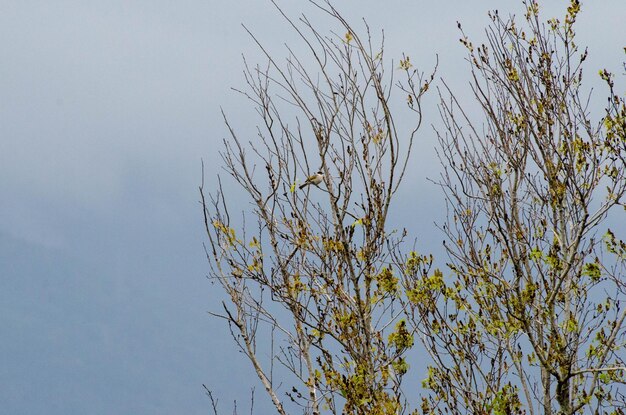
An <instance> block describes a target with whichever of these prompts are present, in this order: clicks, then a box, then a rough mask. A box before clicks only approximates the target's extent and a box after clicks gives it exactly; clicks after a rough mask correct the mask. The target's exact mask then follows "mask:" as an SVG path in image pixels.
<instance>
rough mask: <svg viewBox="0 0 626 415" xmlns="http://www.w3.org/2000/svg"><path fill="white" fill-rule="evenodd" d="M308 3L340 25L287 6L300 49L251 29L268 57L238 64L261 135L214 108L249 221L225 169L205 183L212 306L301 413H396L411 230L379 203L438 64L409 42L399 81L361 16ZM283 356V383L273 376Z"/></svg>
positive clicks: (401, 163)
mask: <svg viewBox="0 0 626 415" xmlns="http://www.w3.org/2000/svg"><path fill="white" fill-rule="evenodd" d="M313 4H314V5H315V6H317V7H318V8H319V10H321V11H322V12H323V13H324V14H325V15H327V16H330V18H331V19H332V20H333V21H334V22H335V24H337V25H338V26H339V27H340V33H339V34H335V33H333V34H331V35H328V36H327V35H325V34H324V33H321V32H320V31H319V30H318V29H317V28H316V27H315V26H314V25H313V24H312V23H311V22H310V21H309V20H308V19H307V18H306V17H301V18H300V19H298V20H293V19H291V18H289V17H288V16H286V15H284V14H283V16H284V18H285V20H286V22H288V24H290V25H291V27H292V29H293V31H294V33H295V34H296V35H297V37H298V38H299V40H300V42H302V43H303V44H304V45H305V46H306V47H305V50H306V53H307V56H305V57H303V56H301V55H298V54H296V53H295V52H294V51H293V50H292V49H290V48H289V47H288V52H289V53H288V58H287V59H286V61H285V62H279V61H277V60H276V58H275V57H273V56H272V55H271V54H270V53H268V52H267V51H266V49H265V48H264V47H263V46H262V44H261V42H258V41H257V44H258V46H259V48H260V49H261V50H262V51H263V52H264V53H265V56H266V58H267V61H268V64H267V66H264V67H261V66H255V67H250V66H248V65H247V64H246V68H245V76H246V81H247V89H246V90H242V91H240V92H241V93H242V94H244V95H245V96H246V97H248V98H249V99H250V101H251V102H252V103H253V104H254V105H255V107H256V109H257V112H258V114H259V117H260V125H259V127H258V134H257V136H256V137H255V138H254V139H249V138H247V137H245V138H244V137H240V136H239V135H238V134H237V132H236V131H235V129H234V128H233V127H232V125H231V123H230V122H229V121H228V119H227V118H226V117H224V119H225V122H226V125H227V126H228V129H229V131H230V137H229V139H227V140H224V146H225V150H224V151H223V153H222V157H223V161H224V163H225V169H226V171H227V172H228V174H229V175H230V177H231V179H234V181H235V182H236V183H237V184H238V186H239V188H240V189H242V190H243V192H244V193H245V194H246V196H247V198H248V200H249V201H250V202H251V206H252V208H251V211H250V212H247V214H244V218H245V222H244V223H243V224H242V223H241V222H237V221H235V220H234V219H233V218H234V216H233V212H232V206H231V205H230V204H229V203H228V202H227V200H226V196H227V193H230V192H229V190H226V189H225V188H224V185H223V184H222V181H221V180H220V185H219V186H220V187H219V190H218V191H217V193H216V194H214V195H212V196H210V197H209V196H206V197H205V193H204V191H203V189H202V188H201V189H200V190H201V195H202V203H203V206H204V212H205V225H206V231H207V234H208V237H209V244H208V247H207V255H208V257H209V261H210V263H211V267H212V272H211V278H213V279H214V280H215V281H217V282H218V283H219V284H220V285H221V287H223V289H224V291H225V293H226V294H227V296H226V298H227V299H226V301H224V303H223V313H220V314H219V316H220V317H222V318H224V319H225V320H226V321H227V322H228V324H229V326H230V329H231V333H232V335H233V338H234V339H235V341H236V343H237V345H238V346H239V348H240V350H241V351H242V352H243V353H244V354H245V355H246V356H247V358H248V359H249V360H250V362H251V363H252V365H253V367H254V369H255V371H256V373H257V375H258V377H259V379H260V380H261V382H262V383H263V385H264V387H265V390H266V391H267V393H268V394H269V396H270V398H271V400H272V402H273V404H274V406H275V408H276V411H277V412H278V413H280V414H285V413H287V409H286V407H285V402H284V398H285V396H287V397H289V399H290V400H291V401H292V402H293V404H295V405H299V406H301V408H302V411H303V412H304V413H312V414H320V413H322V412H330V413H347V414H383V413H385V414H387V413H403V412H405V411H406V408H407V405H406V398H405V397H404V395H403V392H402V389H401V384H402V380H403V376H404V375H405V373H406V371H407V369H408V365H407V363H406V361H405V360H404V354H405V352H406V351H407V350H408V349H409V348H411V346H412V345H413V335H412V332H411V331H410V330H409V329H408V327H407V325H406V318H403V317H405V316H404V310H405V309H404V308H403V307H402V306H401V305H400V301H399V298H400V297H401V296H402V295H403V290H402V288H401V286H400V279H399V274H400V272H401V271H402V270H401V267H398V265H397V263H396V262H397V261H396V259H397V258H400V257H401V254H400V251H399V246H400V244H401V243H402V241H403V239H404V237H405V233H404V232H402V231H397V232H396V231H393V230H390V229H388V226H387V216H388V214H389V208H390V204H391V201H392V199H393V197H394V195H395V194H396V192H397V190H398V187H399V185H400V183H401V182H402V179H403V177H404V175H405V172H406V168H407V163H408V162H409V158H410V155H411V149H412V146H413V142H414V140H415V139H416V133H417V131H418V128H419V127H420V125H421V123H422V109H421V102H422V96H423V95H424V93H425V92H426V91H427V90H428V88H429V85H430V82H431V81H432V79H433V75H434V71H433V74H431V75H428V76H424V74H423V73H421V72H418V71H417V70H416V69H414V68H413V65H412V63H411V61H410V59H409V57H408V56H403V57H402V59H401V60H400V62H399V66H400V68H399V70H400V73H401V74H402V77H403V81H402V82H401V83H395V84H394V71H395V70H396V68H393V66H390V65H389V60H388V59H387V58H386V56H385V53H384V48H383V42H382V40H381V42H380V44H379V46H376V45H375V44H374V41H373V40H372V36H371V34H370V31H369V27H368V26H367V25H365V30H364V34H363V35H360V34H359V33H358V31H357V30H355V29H354V28H353V27H352V26H351V25H350V24H349V23H348V22H347V21H346V20H344V18H343V17H342V16H341V15H340V14H339V13H338V11H337V10H336V9H335V8H334V7H333V6H332V5H331V4H330V2H324V3H313ZM278 10H279V11H280V12H281V13H283V12H282V11H281V9H280V8H278ZM253 39H255V38H254V37H253ZM255 41H256V39H255ZM311 59H312V62H313V65H312V66H311V65H310V64H309V62H310V61H311ZM407 105H408V109H409V110H410V114H412V117H413V118H412V119H413V124H414V125H413V127H412V128H411V129H409V130H408V131H401V130H399V128H398V126H397V125H396V123H395V120H394V114H396V113H397V112H398V111H399V110H398V109H397V108H399V106H401V107H402V108H403V110H405V109H406V108H407ZM392 107H394V108H396V109H393V110H392ZM315 172H319V173H318V175H317V176H313V177H312V178H311V179H308V180H307V177H308V176H309V175H310V174H312V173H315ZM239 211H240V208H239V207H238V208H237V214H239ZM240 226H241V228H240ZM267 355H269V358H267V359H266V358H265V356H267ZM277 363H278V364H280V366H281V367H283V368H287V369H288V371H289V372H290V373H291V374H292V375H293V376H292V378H291V381H292V384H289V383H288V382H289V381H288V380H285V379H284V378H282V377H281V379H280V380H278V381H277V380H276V379H274V376H273V373H274V371H275V370H278V369H276V364H277ZM281 385H284V386H281Z"/></svg>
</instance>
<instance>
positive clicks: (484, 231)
mask: <svg viewBox="0 0 626 415" xmlns="http://www.w3.org/2000/svg"><path fill="white" fill-rule="evenodd" d="M521 3H522V5H523V7H524V13H523V16H522V17H521V18H515V17H503V16H502V15H501V14H499V13H498V12H497V11H494V12H491V13H490V14H489V17H490V19H491V23H490V25H489V26H488V27H487V28H486V31H485V34H486V39H485V41H484V42H481V43H480V44H475V42H474V41H473V40H472V39H470V38H469V37H468V36H466V34H465V33H464V32H463V30H462V26H461V24H459V30H460V33H461V43H462V45H463V46H464V47H465V49H466V53H467V61H468V72H467V74H468V81H469V82H470V85H471V91H472V93H473V97H472V100H473V105H474V106H476V107H477V108H479V110H480V111H479V112H480V114H481V116H480V118H479V119H477V120H476V119H472V115H471V114H470V113H469V111H468V107H466V106H464V105H467V104H463V103H462V102H465V101H468V99H466V98H465V97H464V98H463V99H460V98H459V97H458V96H457V95H456V94H455V93H454V91H452V90H451V88H449V87H448V85H447V83H446V81H445V73H444V74H443V78H442V80H441V81H437V80H436V79H435V72H436V71H437V69H438V68H437V67H434V68H426V70H425V72H423V71H422V69H417V68H416V67H414V63H415V61H412V60H411V58H410V57H409V56H402V57H401V59H400V60H399V66H397V67H394V65H393V64H392V61H391V60H390V59H388V58H387V56H386V55H385V49H384V44H383V42H380V43H376V42H375V41H374V40H373V38H374V37H373V36H372V34H371V33H370V29H369V26H367V25H365V29H364V30H363V31H360V30H357V29H355V27H353V26H352V25H351V24H350V23H349V22H347V21H346V20H345V19H344V18H343V17H342V15H341V14H340V13H339V12H338V11H337V9H335V8H334V7H333V6H332V4H331V3H330V2H325V3H314V4H316V5H317V6H318V7H319V9H320V10H321V11H322V12H323V13H325V14H327V15H328V16H330V17H331V18H332V19H333V20H334V21H335V23H336V24H338V25H339V27H341V33H340V34H336V33H330V34H326V33H324V32H322V31H321V30H320V29H319V28H318V27H316V26H315V25H313V24H312V23H311V22H310V21H309V20H308V19H307V18H306V17H302V18H301V19H299V20H293V19H291V18H289V17H288V16H286V15H284V14H283V16H284V17H285V21H286V22H287V24H289V25H291V26H292V28H293V30H294V33H295V34H297V35H298V36H299V38H300V39H301V41H303V42H304V44H305V45H306V46H307V50H306V54H308V56H309V57H310V58H312V60H311V59H309V60H304V59H303V58H302V56H301V55H298V54H297V53H295V52H294V51H293V50H291V49H289V54H288V57H287V59H286V60H285V61H282V60H278V59H277V58H275V57H274V56H272V55H271V54H270V53H268V52H266V49H265V48H263V46H262V43H261V42H259V41H257V40H256V38H254V36H253V39H254V40H255V41H256V42H257V44H258V45H259V47H260V48H261V50H262V51H263V52H264V53H265V56H266V59H267V64H266V65H264V66H261V65H257V66H249V65H248V64H246V66H245V76H246V84H247V85H246V88H245V89H240V92H241V93H242V94H244V95H245V96H246V97H247V98H249V100H250V101H251V102H252V104H253V105H254V106H255V108H256V110H257V113H258V115H259V122H258V134H257V136H256V137H255V138H254V139H251V138H249V137H245V138H244V137H241V136H240V135H238V134H237V132H236V128H234V127H233V124H232V123H231V121H230V120H229V119H228V118H227V117H226V115H225V116H224V120H225V123H226V126H227V128H228V131H229V133H230V136H229V137H228V138H227V139H225V140H224V150H223V152H222V157H223V161H224V167H225V169H226V171H227V172H228V174H229V176H230V179H231V180H234V182H235V183H237V184H238V186H239V188H240V189H242V190H243V192H244V193H245V194H246V195H247V197H248V199H249V201H250V202H251V205H250V206H251V208H250V210H248V211H245V213H244V214H243V218H244V219H243V220H242V221H240V220H239V219H238V218H239V215H240V214H241V206H234V207H233V206H232V205H230V204H229V202H228V196H229V193H230V191H231V190H230V189H229V188H228V187H227V186H225V185H223V184H222V181H221V180H220V182H219V183H220V184H219V188H218V189H217V191H216V192H215V193H213V194H211V195H208V194H206V193H205V191H204V186H202V187H201V189H200V192H201V197H202V204H203V206H204V218H205V227H206V232H207V235H208V244H207V256H208V259H209V263H210V266H211V278H212V279H213V280H214V281H216V282H217V283H219V286H221V287H222V289H223V292H224V294H225V297H224V302H223V303H222V305H223V309H222V310H221V311H219V312H216V313H214V314H213V315H214V316H217V317H220V318H223V319H225V321H226V322H227V323H228V325H229V327H230V331H231V334H232V336H233V340H234V341H235V343H236V344H237V346H238V347H239V348H240V350H241V351H242V352H243V354H244V355H245V356H246V357H247V358H248V359H249V361H250V363H251V364H252V366H253V368H254V370H255V372H256V373H257V375H258V377H259V379H260V381H261V383H262V384H263V386H264V388H265V391H266V392H267V394H268V396H269V397H270V399H271V401H272V403H273V404H274V407H275V409H276V411H277V413H280V414H286V413H292V412H294V411H297V412H303V413H311V414H322V413H346V414H399V413H416V414H417V413H425V414H444V413H475V414H513V413H520V414H522V413H527V414H535V413H536V414H539V413H541V414H553V413H554V414H556V413H562V414H574V413H611V412H612V413H624V411H625V410H626V408H625V403H624V402H625V401H626V398H625V396H624V393H625V392H626V388H625V387H624V379H625V377H624V376H625V375H626V363H625V362H624V359H625V358H626V356H625V355H626V353H625V351H624V341H625V336H626V329H625V328H624V319H625V318H626V307H624V297H625V295H626V280H625V278H624V270H625V267H624V266H625V261H626V244H625V243H624V242H623V241H622V240H620V239H619V238H620V235H618V234H617V233H616V232H615V231H614V230H611V229H609V228H608V227H607V217H608V215H617V217H619V218H620V219H619V220H623V217H624V210H625V209H626V205H625V204H624V193H625V192H626V177H625V175H626V97H625V96H624V95H620V94H619V93H618V92H617V90H618V88H617V87H616V86H615V77H614V75H613V74H612V73H611V72H610V71H609V70H604V69H603V70H601V71H600V73H599V75H598V76H599V77H600V79H601V80H602V81H603V82H604V83H605V85H606V89H605V94H606V95H607V98H608V99H607V105H606V108H605V109H603V110H602V111H600V110H599V109H594V108H590V104H589V103H590V100H589V94H590V91H589V88H588V87H586V86H585V85H586V84H585V82H584V79H586V77H588V76H590V75H586V74H585V75H584V74H583V68H584V67H585V65H584V64H585V60H586V58H587V56H588V51H587V50H586V49H584V48H582V47H580V46H579V45H578V44H577V43H576V32H575V27H576V20H577V16H578V15H579V13H581V6H580V4H579V2H578V1H571V2H570V4H569V6H568V7H567V9H566V10H565V12H564V17H563V18H561V19H556V18H551V19H548V20H544V19H545V18H544V17H543V16H541V15H540V8H539V4H538V3H537V2H534V1H523V2H521ZM278 10H279V12H281V13H282V11H281V10H280V8H278ZM301 53H304V52H301ZM308 62H314V64H313V65H311V64H309V63H308ZM442 70H445V68H442ZM399 73H400V74H401V75H400V76H398V74H399ZM592 75H593V74H592ZM396 78H399V79H396ZM435 85H438V86H437V87H435ZM429 94H430V96H432V97H433V98H437V97H438V98H439V101H440V104H439V112H440V116H441V122H440V123H439V125H441V127H440V128H437V131H436V134H437V137H438V141H439V144H438V154H439V157H440V161H441V166H442V173H441V176H440V178H439V179H437V182H438V183H439V185H440V187H441V189H442V203H444V202H445V204H446V206H447V216H446V217H445V218H444V222H443V223H442V225H441V232H442V235H443V236H444V238H445V241H444V245H445V249H446V251H447V254H448V255H447V258H442V259H437V258H434V257H433V256H432V255H430V254H429V253H418V252H415V251H414V250H411V248H410V246H411V240H410V239H409V230H407V229H392V228H390V226H389V225H388V222H389V221H388V219H389V215H390V206H391V204H392V201H393V200H394V196H395V195H396V194H397V192H398V189H399V187H400V185H401V184H402V182H403V181H405V180H406V178H407V176H408V175H409V174H410V162H411V153H412V151H414V149H415V145H414V144H415V141H416V140H417V139H418V138H419V136H420V135H423V134H422V132H423V129H422V128H421V127H422V124H423V122H422V121H423V111H422V108H423V99H424V97H425V96H426V95H429ZM407 109H408V111H407ZM398 117H405V118H403V119H402V122H399V121H398ZM407 120H410V121H411V123H412V125H411V126H410V127H408V128H407V127H406V126H407V124H408V123H407ZM426 121H427V123H429V124H430V123H434V122H433V121H430V120H426ZM240 122H243V121H240ZM316 171H319V172H320V174H321V175H322V176H321V177H322V180H321V182H320V183H317V184H311V185H309V186H306V187H303V188H299V186H300V185H302V184H304V183H305V181H306V178H307V177H308V176H309V175H310V174H312V173H314V172H316ZM620 215H621V216H620ZM432 219H440V218H432ZM410 353H422V354H423V355H424V356H427V361H428V366H427V367H428V368H427V371H426V372H425V373H419V372H418V371H416V370H414V369H413V368H411V367H410V365H409V364H408V362H407V356H408V355H409V354H410ZM275 366H276V367H278V366H280V367H281V368H282V370H281V369H277V368H276V369H275ZM285 369H286V371H285ZM286 372H288V373H289V375H283V373H286ZM277 373H281V375H280V376H277V375H276V374H277ZM409 377H411V378H413V379H419V380H421V381H422V387H423V389H422V390H413V389H412V390H405V388H403V384H404V383H406V382H405V381H406V379H407V378H409ZM286 385H288V387H287V386H286ZM213 409H214V411H215V412H216V413H217V407H216V406H214V407H213Z"/></svg>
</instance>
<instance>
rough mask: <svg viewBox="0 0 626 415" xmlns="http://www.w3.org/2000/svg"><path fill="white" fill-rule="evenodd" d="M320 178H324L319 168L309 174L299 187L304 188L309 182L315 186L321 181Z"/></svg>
mask: <svg viewBox="0 0 626 415" xmlns="http://www.w3.org/2000/svg"><path fill="white" fill-rule="evenodd" d="M322 180H324V173H322V171H321V170H320V171H318V172H317V173H315V174H312V175H311V176H309V177H308V178H307V179H306V181H305V182H304V183H302V184H301V185H300V189H304V188H305V187H307V186H308V185H311V184H314V185H315V186H317V185H319V184H320V183H322Z"/></svg>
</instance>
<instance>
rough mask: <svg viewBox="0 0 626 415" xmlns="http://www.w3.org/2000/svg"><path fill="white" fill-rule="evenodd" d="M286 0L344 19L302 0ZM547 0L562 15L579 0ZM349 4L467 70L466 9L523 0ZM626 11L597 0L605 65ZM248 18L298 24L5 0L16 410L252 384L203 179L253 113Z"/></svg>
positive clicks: (416, 225) (427, 209)
mask: <svg viewBox="0 0 626 415" xmlns="http://www.w3.org/2000/svg"><path fill="white" fill-rule="evenodd" d="M282 3H284V5H285V9H286V11H287V12H288V13H289V14H290V15H292V16H296V15H297V14H299V13H301V12H307V14H309V15H310V16H311V17H313V18H314V19H316V20H319V22H320V25H321V26H320V31H322V32H324V31H325V30H330V29H334V28H336V27H334V26H332V25H331V24H329V23H330V22H329V21H328V20H325V19H324V18H322V17H321V16H320V15H319V14H316V12H315V11H314V10H313V9H312V8H311V7H310V5H308V4H307V3H306V2H305V1H289V2H287V1H283V2H282ZM550 3H551V5H550V8H549V9H548V10H547V11H546V16H547V15H552V14H556V13H558V10H559V8H561V7H563V6H564V4H565V2H564V1H558V2H556V1H554V2H550ZM587 3H588V4H587ZM337 5H339V6H340V9H341V10H343V11H344V13H345V15H346V16H347V17H348V19H349V20H351V21H353V22H354V23H355V26H356V27H360V26H359V19H361V18H362V17H365V18H366V19H367V20H368V22H369V24H370V25H371V27H372V28H373V29H380V28H384V29H385V33H386V39H387V56H388V57H390V58H391V57H393V58H395V59H398V58H399V57H400V54H401V52H407V53H408V54H409V55H410V56H411V58H412V59H411V60H412V62H415V63H416V64H417V65H418V66H422V67H423V68H424V69H427V65H430V64H432V62H433V61H434V55H435V53H438V54H439V55H440V72H439V75H440V76H444V77H446V78H447V79H448V80H449V82H450V83H451V84H453V85H458V86H462V85H464V83H465V80H466V78H465V77H464V76H465V74H466V68H467V67H466V65H464V63H463V58H464V54H463V50H462V48H461V47H460V46H459V44H458V37H459V34H458V32H457V30H456V23H455V22H456V21H457V20H460V21H462V22H463V23H464V26H465V28H466V30H467V32H468V33H469V34H471V35H475V36H476V37H477V38H480V35H481V27H483V26H484V25H486V24H487V23H488V20H487V18H486V12H487V11H488V10H489V9H490V8H493V7H498V8H499V10H500V11H501V12H502V13H506V12H508V11H511V12H514V11H517V12H519V10H520V6H519V2H517V1H511V0H507V1H495V0H490V1H481V2H478V1H476V2H468V1H460V0H455V1H448V2H433V1H428V2H427V1H414V2H407V1H404V2H382V1H371V0H367V1H362V0H347V1H342V2H337ZM624 21H626V7H625V6H624V4H623V0H612V1H603V2H594V3H593V4H592V3H591V2H590V1H588V2H585V3H583V12H582V14H581V16H580V19H579V35H580V41H579V42H580V43H581V44H586V45H589V46H590V51H591V54H590V60H589V65H588V74H589V76H590V78H591V77H593V76H594V74H595V73H597V70H598V69H599V68H600V67H603V66H606V67H609V68H613V69H615V70H618V69H619V68H620V66H619V65H620V62H621V61H622V59H623V53H622V51H621V48H622V47H623V46H624V44H623V41H624V39H626V26H625V25H623V22H624ZM241 23H245V24H246V25H247V26H248V27H249V28H250V29H251V30H252V31H253V32H254V33H255V34H256V35H257V36H258V38H259V39H260V40H261V41H263V42H264V44H266V45H267V46H268V47H269V48H270V49H271V50H272V51H273V52H274V53H275V54H276V55H277V56H284V55H285V54H286V52H285V50H284V47H283V46H282V45H283V43H284V42H288V41H289V39H291V38H293V32H291V30H290V28H289V27H288V26H287V25H286V24H285V23H284V22H283V21H282V20H281V18H280V17H279V15H278V14H277V13H276V11H275V10H274V9H273V7H272V6H271V4H270V2H269V1H264V0H240V1H236V2H228V1H215V0H213V1H207V0H204V1H201V0H178V1H168V0H151V1H148V0H134V1H128V0H109V1H89V0H75V1H70V0H56V1H49V0H46V1H35V0H32V1H29V0H19V1H18V0H4V1H2V2H1V3H0V56H1V57H2V58H1V59H2V63H1V64H0V339H1V341H0V385H2V387H1V388H0V407H2V408H3V409H2V411H3V412H5V413H10V414H37V413H46V414H69V413H77V414H78V413H80V414H174V413H176V414H181V413H184V414H205V413H208V409H209V406H208V405H209V403H208V401H207V399H206V398H205V397H204V395H203V391H202V387H201V385H202V384H203V383H206V384H207V385H209V386H211V387H212V388H213V389H214V390H215V392H216V393H217V395H218V396H219V397H220V398H221V401H222V403H223V404H224V405H225V406H228V405H229V404H228V402H231V401H232V400H233V399H235V398H237V397H238V398H240V399H241V400H242V401H246V399H247V394H248V388H249V387H250V386H254V385H256V381H255V379H254V378H253V373H252V371H251V370H250V368H249V367H248V365H247V362H245V361H243V360H242V357H241V355H239V354H237V353H236V352H235V351H234V350H233V347H232V343H231V340H230V338H229V337H228V331H227V330H226V328H225V327H224V326H223V324H222V322H219V321H214V320H212V319H210V318H209V317H208V316H207V314H206V311H207V310H213V309H216V308H217V306H218V304H217V300H218V299H219V296H218V295H217V294H216V293H215V291H214V290H215V288H214V287H212V286H211V285H210V284H209V283H208V281H207V280H206V279H205V275H206V273H207V271H208V268H207V266H206V260H205V257H204V252H203V248H202V242H203V232H202V217H201V210H200V208H199V205H198V193H197V187H198V185H199V183H200V159H201V157H203V158H204V159H205V163H206V173H207V187H209V188H211V187H212V186H214V184H215V179H214V177H215V175H216V174H217V173H218V172H219V164H218V163H219V158H218V157H217V155H216V149H217V148H219V146H220V141H221V139H222V138H224V137H226V130H225V128H224V126H223V123H222V121H221V116H220V113H219V108H220V106H222V107H224V109H225V111H226V112H227V113H228V114H230V116H231V119H232V121H233V123H234V125H235V126H236V127H237V128H239V129H240V130H241V131H244V132H245V131H253V127H254V123H255V122H256V120H255V119H254V118H253V111H252V108H250V107H249V106H248V103H247V102H246V101H245V100H244V99H242V98H241V97H240V96H237V95H236V94H234V93H232V92H231V91H230V89H229V88H230V87H231V86H240V85H241V84H242V79H243V78H242V75H241V67H242V65H241V63H242V62H241V54H242V53H244V54H246V55H247V56H248V59H249V60H251V61H252V62H254V61H255V60H258V59H260V55H259V53H258V50H256V49H255V47H254V45H253V42H252V41H251V40H250V38H249V37H248V36H247V35H246V33H245V32H244V30H243V29H242V27H241V26H240V24H241ZM325 25H326V26H325ZM421 63H423V65H420V64H421ZM434 104H435V101H434V99H431V100H430V103H429V105H430V107H429V108H428V109H427V113H428V114H429V116H432V117H434V116H435V114H436V111H435V110H434V107H433V105H434ZM436 122H437V120H436V119H434V118H433V119H427V120H426V122H425V124H426V127H425V128H424V130H423V131H424V132H423V134H422V135H421V138H420V140H421V141H420V144H419V145H420V148H419V151H418V152H416V154H417V156H416V157H417V159H416V163H415V164H414V167H412V169H413V170H412V172H413V174H412V178H411V180H410V182H409V183H407V186H405V189H406V190H405V192H404V193H403V194H402V195H400V201H401V203H402V204H401V205H400V206H399V207H398V209H399V210H404V209H406V210H407V211H408V208H405V207H403V206H411V213H413V214H412V215H407V216H408V217H410V218H412V219H410V222H409V223H405V226H406V227H407V228H409V229H412V230H414V234H416V235H418V236H422V237H425V238H424V239H425V240H439V239H440V237H439V236H436V235H437V234H436V230H435V229H434V227H433V226H432V222H433V221H434V220H441V219H442V218H441V217H436V216H435V215H437V214H438V213H437V212H440V211H441V206H442V203H443V202H442V199H441V195H440V194H439V193H438V192H437V189H436V188H435V187H434V186H432V185H429V184H428V183H427V182H426V180H425V176H426V175H430V176H432V177H434V176H436V174H437V165H436V164H435V163H433V162H432V161H431V160H432V157H431V156H432V150H431V149H432V147H433V145H434V143H435V141H434V134H433V133H432V131H431V130H430V129H429V127H428V126H429V125H430V124H431V123H436ZM420 157H421V158H420ZM424 194H426V195H427V197H424ZM435 249H439V248H435V247H433V250H435ZM260 390H261V389H259V392H258V393H259V394H260V393H261V392H260Z"/></svg>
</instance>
